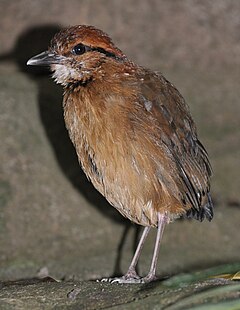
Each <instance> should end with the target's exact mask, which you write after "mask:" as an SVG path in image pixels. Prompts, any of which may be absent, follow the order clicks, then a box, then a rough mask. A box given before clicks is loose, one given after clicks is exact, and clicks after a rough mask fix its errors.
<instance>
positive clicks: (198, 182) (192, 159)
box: [29, 26, 213, 236]
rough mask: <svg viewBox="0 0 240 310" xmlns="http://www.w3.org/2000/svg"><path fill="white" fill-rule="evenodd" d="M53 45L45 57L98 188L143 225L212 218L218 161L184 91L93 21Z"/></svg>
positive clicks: (87, 170)
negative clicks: (209, 151)
mask: <svg viewBox="0 0 240 310" xmlns="http://www.w3.org/2000/svg"><path fill="white" fill-rule="evenodd" d="M47 53H48V55H49V57H48V61H46V59H45V58H44V60H43V61H42V62H43V63H44V62H46V64H49V62H51V69H52V71H53V72H54V73H53V77H54V78H55V80H56V82H57V83H60V84H62V85H63V86H64V100H63V108H64V118H65V122H66V127H67V129H68V131H69V135H70V138H71V140H72V142H73V144H74V146H75V148H76V152H77V155H78V158H79V161H80V163H81V166H82V168H83V170H84V172H85V173H86V175H87V176H88V178H89V179H90V180H91V182H92V183H93V185H94V186H95V187H96V188H97V190H98V191H99V192H101V193H102V194H103V195H104V196H105V197H106V199H107V200H108V201H109V202H110V203H111V204H112V205H113V206H114V207H115V208H117V209H118V211H119V212H120V213H122V214H123V215H124V216H125V217H127V218H129V219H130V220H131V221H133V222H135V223H137V224H140V225H143V226H158V225H159V223H166V222H168V221H171V220H172V219H174V218H176V217H179V216H181V215H186V216H189V217H194V218H196V219H198V220H203V219H204V218H205V217H206V218H207V219H208V220H211V219H212V217H213V212H212V203H211V198H210V193H209V191H210V177H211V173H212V170H211V165H210V162H209V159H208V154H207V152H206V150H205V148H204V147H203V145H202V144H201V143H200V141H199V140H198V136H197V131H196V126H195V124H194V122H193V120H192V117H191V115H190V112H189V108H188V106H187V104H186V102H185V100H184V99H183V97H182V96H181V94H180V93H179V91H178V90H177V89H176V88H175V87H174V86H173V85H172V84H171V83H170V82H169V81H167V80H166V79H165V78H164V77H163V75H161V74H160V73H155V72H153V71H151V70H148V69H146V68H143V67H141V66H138V65H136V64H134V63H133V62H132V61H130V60H129V59H128V58H127V56H126V55H125V54H124V53H123V52H122V51H121V50H119V49H118V48H117V47H116V46H115V45H114V44H113V42H112V41H111V39H110V38H109V37H108V36H107V35H106V34H105V33H104V32H102V31H100V30H98V29H96V28H94V27H92V26H75V27H70V28H68V29H66V30H63V31H61V32H60V33H58V34H57V35H56V36H55V37H54V38H53V40H52V42H51V46H50V48H49V51H48V52H47ZM40 55H42V54H40ZM45 56H46V55H45V54H44V57H45ZM53 59H55V60H53ZM37 62H39V57H38V56H37V57H33V58H32V59H31V60H30V61H29V64H37ZM161 216H162V217H161ZM161 225H163V224H161ZM162 229H163V228H160V230H161V231H160V232H159V236H160V235H161V234H162Z"/></svg>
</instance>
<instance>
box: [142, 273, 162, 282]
mask: <svg viewBox="0 0 240 310" xmlns="http://www.w3.org/2000/svg"><path fill="white" fill-rule="evenodd" d="M157 279H158V277H157V276H156V275H155V274H152V273H149V274H148V275H147V276H146V277H143V278H141V282H140V283H150V282H153V281H156V280H157Z"/></svg>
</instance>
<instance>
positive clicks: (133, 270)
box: [124, 226, 151, 279]
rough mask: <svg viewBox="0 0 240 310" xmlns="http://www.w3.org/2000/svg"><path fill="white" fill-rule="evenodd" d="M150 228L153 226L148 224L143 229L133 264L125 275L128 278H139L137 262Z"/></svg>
mask: <svg viewBox="0 0 240 310" xmlns="http://www.w3.org/2000/svg"><path fill="white" fill-rule="evenodd" d="M150 228H151V227H150V226H147V227H145V228H144V230H143V233H142V236H141V238H140V240H139V243H138V246H137V249H136V251H135V254H134V256H133V258H132V261H131V264H130V266H129V268H128V271H127V273H126V274H125V276H124V277H125V278H126V279H128V278H139V276H138V275H137V272H136V266H137V262H138V260H139V257H140V254H141V251H142V248H143V244H144V242H145V240H146V238H147V235H148V233H149V231H150Z"/></svg>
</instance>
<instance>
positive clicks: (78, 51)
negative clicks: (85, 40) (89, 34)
mask: <svg viewBox="0 0 240 310" xmlns="http://www.w3.org/2000/svg"><path fill="white" fill-rule="evenodd" d="M85 52H86V47H85V45H83V44H82V43H80V44H77V45H76V46H74V48H73V49H72V53H73V54H74V55H82V54H84V53H85Z"/></svg>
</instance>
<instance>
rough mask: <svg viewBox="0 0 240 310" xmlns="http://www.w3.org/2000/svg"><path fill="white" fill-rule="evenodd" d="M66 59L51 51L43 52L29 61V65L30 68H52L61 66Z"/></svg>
mask: <svg viewBox="0 0 240 310" xmlns="http://www.w3.org/2000/svg"><path fill="white" fill-rule="evenodd" d="M64 59H65V57H64V56H61V55H58V54H54V53H52V52H49V51H45V52H42V53H41V54H38V55H36V56H33V57H32V58H30V59H29V60H28V61H27V65H30V66H50V65H53V64H61V63H62V61H63V60H64Z"/></svg>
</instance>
